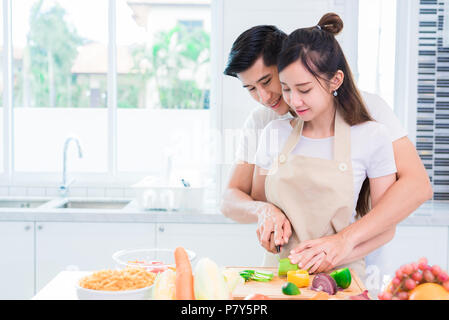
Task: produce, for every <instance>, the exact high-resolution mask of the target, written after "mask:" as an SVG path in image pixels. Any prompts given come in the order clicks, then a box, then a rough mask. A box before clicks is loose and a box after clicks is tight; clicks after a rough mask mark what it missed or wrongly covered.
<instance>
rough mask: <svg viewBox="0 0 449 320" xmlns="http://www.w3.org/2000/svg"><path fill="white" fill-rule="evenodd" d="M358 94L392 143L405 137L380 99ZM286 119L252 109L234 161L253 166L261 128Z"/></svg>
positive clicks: (396, 120) (285, 117) (365, 93)
mask: <svg viewBox="0 0 449 320" xmlns="http://www.w3.org/2000/svg"><path fill="white" fill-rule="evenodd" d="M360 93H361V95H362V98H363V100H364V102H365V105H366V107H367V109H368V111H369V113H370V114H371V117H372V118H373V119H374V120H375V121H377V122H379V123H382V124H384V125H385V126H386V127H387V129H388V132H389V134H390V137H391V140H392V141H395V140H397V139H400V138H402V137H405V136H406V135H407V132H406V131H405V130H404V128H403V127H402V125H401V123H400V122H399V119H398V118H397V117H396V115H395V114H394V112H393V110H392V109H391V108H390V107H389V106H388V104H387V103H386V102H385V101H384V100H383V99H382V98H381V97H379V96H378V95H375V94H371V93H367V92H363V91H361V92H360ZM288 118H292V115H291V114H290V113H287V114H285V115H283V116H279V115H278V114H277V113H276V112H274V111H272V110H270V109H268V108H266V107H262V106H261V107H258V108H256V109H254V110H253V111H252V112H251V114H250V115H249V116H248V118H247V119H246V121H245V123H244V125H243V128H242V134H241V136H240V140H239V143H238V147H237V152H236V160H237V161H244V162H247V163H251V164H254V163H255V155H256V150H257V146H258V144H259V137H260V134H261V132H262V130H263V128H265V126H266V125H267V124H268V123H270V121H272V120H276V119H288Z"/></svg>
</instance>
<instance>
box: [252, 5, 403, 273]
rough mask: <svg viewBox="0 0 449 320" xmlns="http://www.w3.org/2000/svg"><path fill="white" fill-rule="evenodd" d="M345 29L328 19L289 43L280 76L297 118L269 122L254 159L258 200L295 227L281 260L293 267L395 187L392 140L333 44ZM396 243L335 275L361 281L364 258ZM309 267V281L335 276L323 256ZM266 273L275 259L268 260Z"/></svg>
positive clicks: (352, 259) (354, 258)
mask: <svg viewBox="0 0 449 320" xmlns="http://www.w3.org/2000/svg"><path fill="white" fill-rule="evenodd" d="M342 28H343V22H342V21H341V19H340V17H339V16H338V15H336V14H333V13H328V14H326V15H324V16H323V17H322V18H321V20H320V21H319V23H318V25H317V26H315V27H311V28H302V29H298V30H296V31H294V32H292V33H291V34H290V35H289V36H288V38H287V40H286V41H285V43H284V45H283V48H282V51H281V53H280V55H279V60H278V71H279V78H280V81H281V85H282V91H283V97H284V100H285V101H286V102H287V104H288V105H289V106H290V108H291V109H293V110H295V113H296V115H297V117H296V118H294V119H293V120H291V119H285V120H274V121H272V122H270V123H269V124H268V125H267V127H265V129H264V131H263V132H262V135H261V140H260V143H259V146H258V150H257V153H256V172H255V177H254V187H253V193H252V196H253V198H255V199H258V200H262V201H265V200H266V201H268V202H271V203H273V204H274V205H276V206H277V207H279V208H280V209H281V210H282V211H283V213H284V214H285V215H286V216H287V217H288V219H289V220H290V222H291V225H292V227H293V234H292V236H291V237H290V239H289V241H288V243H286V244H285V246H284V247H283V250H282V253H281V256H284V257H285V256H288V257H289V258H290V260H291V262H292V263H297V262H298V261H299V260H301V259H300V255H301V254H303V253H304V252H303V250H304V248H303V247H301V245H300V243H304V242H307V241H309V240H312V239H318V238H321V237H325V236H330V235H333V234H336V233H338V232H340V231H341V230H342V229H344V228H345V227H347V226H348V225H349V224H351V223H352V222H354V221H355V219H356V218H357V217H360V216H363V215H364V214H366V213H367V212H368V210H369V204H370V203H369V197H370V198H371V199H370V200H371V205H372V206H375V205H376V203H377V201H378V200H379V199H380V197H381V196H382V195H383V193H384V192H385V191H386V190H387V189H388V188H389V186H391V185H392V184H393V183H394V181H395V179H396V177H395V173H396V166H395V161H394V155H393V147H392V143H391V139H390V137H389V135H388V132H387V130H386V128H385V127H384V126H383V125H381V124H379V123H377V122H374V121H372V118H371V116H370V115H369V113H368V111H367V110H366V107H365V106H364V103H363V100H362V99H361V97H360V94H359V92H358V90H357V88H356V86H355V84H354V81H353V79H352V75H351V71H350V68H349V66H348V64H347V62H346V59H345V56H344V54H343V52H342V50H341V48H340V45H339V44H338V42H337V41H336V39H335V35H337V34H338V33H339V32H340V31H341V30H342ZM273 134H274V139H273ZM273 142H274V143H273ZM365 180H366V181H365ZM362 185H363V187H362ZM393 235H394V228H391V229H390V230H388V231H386V232H384V233H383V234H381V235H379V236H377V237H376V241H374V242H373V241H371V242H370V245H369V246H359V247H358V250H354V251H356V252H352V253H351V254H349V256H348V259H347V261H345V264H344V265H340V266H337V267H339V268H340V267H343V266H349V267H351V268H352V269H353V270H354V271H355V272H356V273H358V275H359V276H360V277H362V278H363V277H364V271H365V263H364V259H363V257H364V256H365V255H366V254H368V253H369V252H371V251H373V250H374V249H376V248H377V247H379V246H381V245H383V244H384V243H386V242H387V241H389V240H391V238H392V237H393ZM346 247H347V246H346ZM301 258H302V257H301ZM305 261H307V263H306V265H300V267H301V268H304V269H309V272H311V273H314V272H321V271H328V269H329V265H328V264H326V263H324V262H326V261H329V259H326V250H325V249H323V250H321V251H320V252H314V255H313V256H312V257H309V259H306V260H305ZM265 265H267V266H269V265H271V266H273V265H277V259H276V258H274V256H273V255H271V254H269V253H267V254H266V258H265Z"/></svg>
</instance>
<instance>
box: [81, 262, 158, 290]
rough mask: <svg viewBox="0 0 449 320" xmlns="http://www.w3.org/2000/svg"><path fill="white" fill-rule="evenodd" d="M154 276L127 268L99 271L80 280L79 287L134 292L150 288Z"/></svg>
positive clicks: (153, 274) (140, 270)
mask: <svg viewBox="0 0 449 320" xmlns="http://www.w3.org/2000/svg"><path fill="white" fill-rule="evenodd" d="M155 278H156V274H155V273H153V272H149V271H146V270H145V269H143V268H131V267H127V268H124V269H122V270H100V271H96V272H94V273H93V274H91V275H89V276H86V277H84V278H82V279H81V280H80V281H79V285H80V287H83V288H85V289H93V290H102V291H123V290H135V289H141V288H145V287H148V286H151V285H152V284H153V283H154V280H155Z"/></svg>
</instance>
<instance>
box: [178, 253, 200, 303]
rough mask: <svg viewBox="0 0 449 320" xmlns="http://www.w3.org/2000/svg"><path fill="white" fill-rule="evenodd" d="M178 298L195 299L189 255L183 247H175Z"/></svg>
mask: <svg viewBox="0 0 449 320" xmlns="http://www.w3.org/2000/svg"><path fill="white" fill-rule="evenodd" d="M175 264H176V300H195V294H194V291H193V274H192V266H191V265H190V260H189V256H188V254H187V252H186V250H185V249H184V248H183V247H177V248H176V249H175Z"/></svg>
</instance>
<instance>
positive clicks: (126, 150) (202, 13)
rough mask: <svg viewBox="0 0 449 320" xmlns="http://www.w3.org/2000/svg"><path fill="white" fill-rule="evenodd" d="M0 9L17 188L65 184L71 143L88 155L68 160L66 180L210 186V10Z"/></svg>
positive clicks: (49, 5) (173, 6)
mask: <svg viewBox="0 0 449 320" xmlns="http://www.w3.org/2000/svg"><path fill="white" fill-rule="evenodd" d="M3 1H4V2H5V3H10V4H11V6H12V22H11V28H12V48H13V56H14V59H13V81H12V83H13V97H14V101H12V103H11V105H10V106H8V108H10V109H11V110H12V111H13V114H14V117H13V119H14V120H13V123H12V124H11V126H12V128H13V129H12V130H13V135H12V137H13V144H14V148H13V150H14V153H13V154H12V159H13V167H12V169H11V170H12V175H13V176H14V175H22V176H25V175H26V177H33V175H32V174H33V173H35V174H36V175H35V176H36V177H39V176H38V175H37V174H38V173H54V176H55V175H56V173H59V172H61V170H62V151H63V145H64V142H65V140H66V139H67V138H69V137H76V138H78V139H79V141H80V144H81V148H82V151H83V152H82V153H83V158H81V159H78V156H77V150H76V148H69V159H70V160H69V161H70V171H71V172H77V173H78V176H82V177H85V178H86V179H85V181H88V182H92V181H93V180H95V179H96V177H101V178H104V177H108V178H112V179H107V180H104V179H103V180H101V181H95V182H96V183H101V182H103V181H114V179H115V178H117V181H129V180H126V179H127V177H135V176H136V175H138V176H142V175H161V174H163V175H165V176H166V177H170V176H171V177H175V178H174V179H176V181H178V180H179V181H180V178H184V179H188V180H189V182H191V184H192V186H194V185H195V184H196V183H195V181H199V180H201V179H203V178H204V177H206V180H207V179H209V178H211V177H212V176H213V173H212V168H213V167H214V166H213V163H212V161H211V160H210V159H211V157H212V155H211V154H213V153H211V152H210V150H208V146H210V144H209V143H207V142H208V141H209V140H210V139H209V138H208V137H209V136H210V135H211V133H210V132H211V129H210V124H211V121H210V117H211V113H210V106H209V96H210V82H211V79H210V32H211V21H210V16H211V13H210V11H211V9H210V6H211V5H210V0H182V1H176V3H174V2H173V1H171V0H159V1H154V0H141V1H129V0H95V1H89V0H79V1H70V0H33V1H30V0H14V1H12V0H3ZM1 80H3V78H2V79H1ZM0 84H1V82H0ZM1 87H2V86H0V88H1ZM0 92H1V91H0ZM0 110H1V108H0ZM8 110H9V109H8ZM0 116H1V114H0ZM2 124H3V122H2ZM0 125H1V124H0ZM3 131H4V130H3V129H2V130H0V137H1V135H2V134H4V132H3ZM1 160H3V157H2V159H1ZM1 160H0V161H1ZM0 164H1V162H0ZM214 170H215V169H214ZM199 177H201V179H200V178H199ZM212 179H213V178H212ZM22 180H23V179H22ZM22 180H21V181H22ZM78 181H79V180H78ZM199 183H204V179H203V180H201V181H199Z"/></svg>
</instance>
